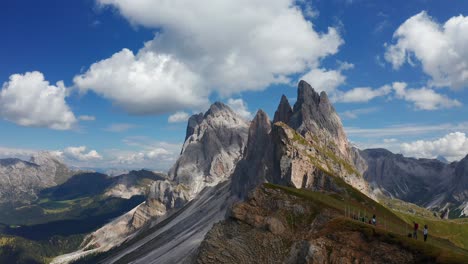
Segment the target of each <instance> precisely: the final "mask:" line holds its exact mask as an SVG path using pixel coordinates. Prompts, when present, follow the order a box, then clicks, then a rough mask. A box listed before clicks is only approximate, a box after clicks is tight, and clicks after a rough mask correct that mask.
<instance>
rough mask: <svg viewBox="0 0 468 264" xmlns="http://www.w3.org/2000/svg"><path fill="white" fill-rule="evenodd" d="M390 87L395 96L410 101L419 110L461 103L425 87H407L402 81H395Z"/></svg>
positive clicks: (459, 104)
mask: <svg viewBox="0 0 468 264" xmlns="http://www.w3.org/2000/svg"><path fill="white" fill-rule="evenodd" d="M392 87H393V89H394V90H395V94H396V97H397V98H400V99H404V100H406V101H409V102H412V103H413V104H414V107H415V108H416V109H419V110H436V109H441V108H452V107H458V106H461V105H462V104H461V103H460V102H459V101H458V100H456V99H450V98H448V97H447V96H445V95H443V94H439V93H436V92H435V91H434V90H432V89H429V88H426V87H423V88H419V89H407V88H406V87H407V84H406V83H403V82H395V83H393V85H392Z"/></svg>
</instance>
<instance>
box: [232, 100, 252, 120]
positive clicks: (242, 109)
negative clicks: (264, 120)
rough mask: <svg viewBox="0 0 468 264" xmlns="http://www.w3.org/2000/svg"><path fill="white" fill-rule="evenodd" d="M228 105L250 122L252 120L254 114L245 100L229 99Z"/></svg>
mask: <svg viewBox="0 0 468 264" xmlns="http://www.w3.org/2000/svg"><path fill="white" fill-rule="evenodd" d="M227 105H228V106H229V107H231V109H232V110H233V111H234V112H236V113H238V114H239V115H240V116H242V117H243V118H245V119H248V120H250V119H252V113H251V112H250V111H249V109H248V106H247V103H246V102H244V100H242V99H241V98H237V99H233V98H229V99H228V101H227Z"/></svg>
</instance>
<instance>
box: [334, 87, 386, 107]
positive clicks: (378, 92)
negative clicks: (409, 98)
mask: <svg viewBox="0 0 468 264" xmlns="http://www.w3.org/2000/svg"><path fill="white" fill-rule="evenodd" d="M391 91H392V88H391V87H390V86H389V85H384V86H382V87H380V88H378V89H372V88H371V87H356V88H353V89H351V90H348V91H345V92H339V93H337V95H336V97H335V98H334V101H337V102H343V103H358V102H368V101H370V100H372V99H374V98H376V97H380V96H384V95H388V94H389V93H390V92H391Z"/></svg>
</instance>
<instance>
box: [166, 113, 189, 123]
mask: <svg viewBox="0 0 468 264" xmlns="http://www.w3.org/2000/svg"><path fill="white" fill-rule="evenodd" d="M189 117H190V115H189V114H188V113H186V112H183V111H179V112H175V113H174V114H172V115H170V116H169V118H168V119H167V121H168V122H169V123H180V122H186V121H187V120H188V119H189Z"/></svg>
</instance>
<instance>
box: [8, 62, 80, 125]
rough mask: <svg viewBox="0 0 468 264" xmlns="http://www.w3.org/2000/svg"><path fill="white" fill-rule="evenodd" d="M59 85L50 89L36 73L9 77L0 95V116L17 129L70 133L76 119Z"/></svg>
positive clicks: (62, 88)
mask: <svg viewBox="0 0 468 264" xmlns="http://www.w3.org/2000/svg"><path fill="white" fill-rule="evenodd" d="M66 96H67V89H66V88H65V85H64V84H63V82H62V81H60V82H57V84H56V85H51V84H49V82H48V81H47V80H45V78H44V75H43V74H42V73H40V72H37V71H35V72H26V73H25V74H13V75H11V76H10V80H9V81H8V82H5V83H4V84H3V87H2V90H1V91H0V116H1V117H3V118H5V119H6V120H8V121H11V122H14V123H16V124H18V125H21V126H33V127H48V128H52V129H58V130H67V129H71V128H72V126H73V125H74V124H75V123H76V117H75V115H74V114H73V112H72V111H71V110H70V107H69V106H68V105H67V103H66V101H65V97H66Z"/></svg>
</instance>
